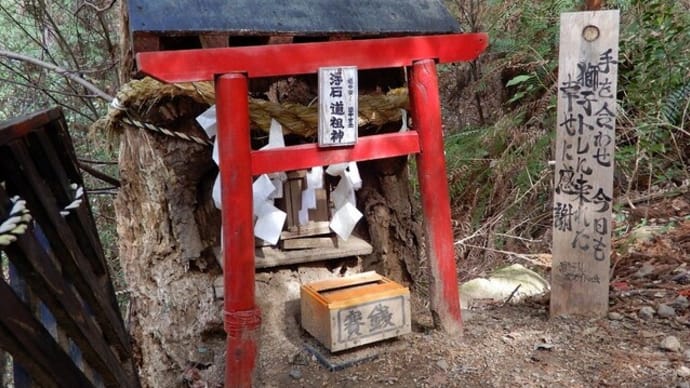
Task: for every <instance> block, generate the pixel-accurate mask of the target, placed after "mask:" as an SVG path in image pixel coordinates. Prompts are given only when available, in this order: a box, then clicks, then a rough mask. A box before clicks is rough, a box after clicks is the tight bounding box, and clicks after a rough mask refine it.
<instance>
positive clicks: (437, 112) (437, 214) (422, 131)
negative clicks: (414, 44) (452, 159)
mask: <svg viewBox="0 0 690 388" xmlns="http://www.w3.org/2000/svg"><path fill="white" fill-rule="evenodd" d="M409 74H410V75H409V77H410V79H409V89H410V107H411V110H412V112H411V113H412V126H413V127H414V129H415V130H417V132H418V133H419V145H420V148H421V152H420V153H419V154H417V170H418V175H419V188H420V192H421V197H422V208H423V211H424V233H425V236H426V251H427V258H428V259H429V267H430V271H431V273H430V276H429V280H430V290H429V291H430V294H431V312H432V314H433V316H434V323H435V324H436V325H437V326H439V327H440V328H441V329H442V330H444V331H446V332H447V333H449V334H451V335H459V334H461V333H462V318H461V316H460V295H459V294H458V277H457V272H456V271H457V270H456V265H455V249H454V244H453V231H452V228H451V220H450V197H449V195H448V181H447V178H446V160H445V156H444V148H443V129H442V127H441V101H440V98H439V95H438V77H437V75H436V63H435V62H434V61H433V60H431V59H426V60H421V61H417V62H415V63H414V64H413V65H412V68H411V69H410V73H409Z"/></svg>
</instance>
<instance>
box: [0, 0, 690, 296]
mask: <svg viewBox="0 0 690 388" xmlns="http://www.w3.org/2000/svg"><path fill="white" fill-rule="evenodd" d="M446 3H447V5H448V6H449V8H450V9H451V10H452V12H453V13H454V14H455V15H456V16H457V17H458V19H459V21H460V23H461V24H462V25H463V27H464V28H465V30H467V31H486V32H488V33H489V35H490V37H491V45H490V47H489V50H488V51H487V53H486V54H485V55H484V56H482V57H481V58H480V59H479V60H478V61H476V62H474V63H471V64H463V65H445V66H442V67H440V68H439V72H440V75H441V80H442V94H443V96H444V106H443V109H444V114H445V117H444V123H445V141H446V155H447V160H448V179H449V182H450V187H451V198H452V200H453V204H452V209H453V217H454V220H455V227H456V236H457V239H458V243H457V244H456V247H457V251H458V255H457V259H458V265H459V269H460V278H461V280H464V279H467V278H469V277H473V276H476V275H477V274H479V273H481V272H484V271H487V270H489V269H491V268H493V267H495V266H496V265H497V263H498V262H500V261H503V260H505V259H506V258H509V257H510V254H509V253H511V252H514V253H540V252H548V251H549V246H550V234H549V233H550V231H549V230H550V226H551V213H552V210H551V208H552V205H551V195H552V194H551V193H552V190H551V186H552V181H553V171H552V169H551V168H550V167H549V163H548V162H549V161H550V160H552V159H553V149H554V147H553V143H554V139H555V136H554V135H555V131H554V129H555V128H556V122H555V120H556V97H557V94H556V91H557V85H556V82H557V74H558V68H557V65H558V20H559V14H560V13H561V12H567V11H576V10H579V9H580V8H581V5H582V2H581V1H565V0H546V1H539V2H534V1H526V0H512V1H490V0H486V1H477V0H465V1H463V0H458V1H448V2H446ZM606 8H617V9H620V10H621V16H622V25H621V42H620V67H619V85H618V89H619V95H618V102H619V115H618V122H617V132H618V135H617V143H616V176H615V198H616V203H617V205H616V208H615V209H614V212H615V216H616V221H617V225H618V229H617V230H616V233H625V232H626V231H627V230H628V229H629V227H630V225H631V224H634V223H644V222H646V221H645V220H646V219H648V218H649V215H648V214H639V213H635V212H634V211H632V210H633V209H631V208H630V206H629V204H630V203H632V202H634V201H637V200H639V199H640V198H646V197H653V196H655V195H663V193H664V192H668V191H673V190H683V189H684V188H687V187H688V183H689V182H690V169H689V168H688V163H689V162H690V160H689V159H690V125H689V123H690V109H689V104H690V1H687V0H683V1H677V2H671V1H665V0H651V1H641V0H617V1H608V2H607V3H606ZM119 12H120V10H119V2H117V1H115V0H106V1H102V0H101V1H87V0H0V23H2V25H3V26H4V28H3V29H2V30H0V120H4V119H9V118H12V117H17V116H21V115H23V114H26V113H29V112H33V111H36V110H39V109H43V108H47V107H50V106H55V105H57V106H61V107H62V108H63V109H64V111H65V114H66V116H67V120H68V123H69V127H70V130H71V133H72V136H73V138H74V140H75V146H76V148H77V153H78V155H79V156H80V158H81V164H82V167H83V169H84V171H86V172H87V174H86V175H87V190H88V192H89V195H90V198H91V204H92V207H93V208H94V209H93V210H94V214H95V216H96V218H97V222H98V224H99V227H100V228H99V232H100V234H101V238H102V240H103V242H104V247H105V249H106V255H107V257H108V258H109V260H110V263H111V265H112V269H113V271H114V272H115V274H116V275H115V276H114V278H115V279H118V280H117V282H118V283H117V284H116V288H117V289H118V290H121V291H125V290H126V285H125V284H124V281H123V280H122V279H123V277H122V276H121V275H120V276H117V273H119V272H120V269H119V264H118V252H117V236H116V233H115V225H114V211H113V207H112V200H113V198H114V196H115V195H116V194H117V174H118V167H117V163H116V160H117V154H118V150H117V148H116V147H117V142H111V141H109V140H108V139H106V138H105V136H103V134H100V133H90V131H89V128H90V126H91V124H92V123H93V122H95V121H96V120H97V119H98V118H99V117H101V116H103V115H104V114H105V113H106V112H107V109H108V103H109V101H108V96H111V95H114V94H116V92H117V90H118V89H119V88H120V87H121V78H120V77H119V76H118V70H117V69H118V67H119V66H120V58H121V53H122V51H121V48H120V46H119V37H118V31H120V26H119V20H120V17H119ZM90 85H92V86H90ZM88 172H90V173H88ZM99 173H100V174H99ZM103 174H104V175H106V176H107V177H105V178H106V179H105V180H103V178H104V177H103ZM93 175H98V176H100V179H97V178H94V177H93ZM412 175H413V176H414V174H412ZM108 177H109V178H108ZM125 294H126V293H123V295H125Z"/></svg>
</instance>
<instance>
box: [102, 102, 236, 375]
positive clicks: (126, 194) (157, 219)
mask: <svg viewBox="0 0 690 388" xmlns="http://www.w3.org/2000/svg"><path fill="white" fill-rule="evenodd" d="M181 100H182V99H178V100H174V101H172V102H171V104H169V105H168V106H176V107H177V108H178V110H185V109H180V107H188V108H189V109H188V110H187V112H186V113H187V114H186V115H182V116H181V117H180V120H179V123H180V124H179V125H177V126H175V127H171V125H170V124H169V123H168V125H166V126H167V127H168V128H171V129H176V130H181V131H184V132H188V133H189V132H190V131H191V128H189V127H190V126H191V125H190V122H189V119H190V118H192V117H194V116H195V115H196V114H198V113H199V112H200V111H201V110H202V109H203V107H199V106H196V107H194V106H189V105H190V103H189V101H181ZM154 111H155V109H154V110H151V111H149V112H151V113H153V112H154ZM151 116H152V115H150V116H149V118H150V119H151V118H153V117H151ZM150 121H152V122H156V121H155V120H150ZM185 124H186V125H185ZM210 151H211V150H210V148H208V147H206V146H202V145H198V144H195V143H191V142H185V141H181V140H177V139H174V138H171V137H166V136H162V135H158V134H152V133H151V132H147V131H143V130H139V129H134V128H128V129H126V130H125V131H124V133H123V134H122V136H121V142H120V160H119V163H120V179H121V182H122V187H121V188H120V191H119V193H118V196H117V199H116V201H115V209H116V216H117V230H118V235H119V239H120V240H119V241H120V242H119V249H120V260H121V263H122V268H123V271H124V275H125V279H126V281H127V284H128V286H129V290H130V291H131V293H130V296H131V302H132V308H131V316H130V331H131V333H132V335H133V337H134V339H135V348H136V351H137V356H138V361H139V368H140V375H141V378H142V382H143V384H144V385H145V386H150V387H173V386H179V384H180V382H181V381H182V380H181V377H182V375H183V373H185V372H187V374H193V373H196V370H199V371H201V372H200V373H201V375H202V377H203V380H205V381H207V382H209V383H210V384H211V383H221V382H222V375H223V369H222V368H223V365H224V362H223V353H222V349H223V346H224V341H225V333H224V332H223V320H222V302H220V301H216V300H215V297H214V294H213V287H212V284H213V280H214V278H215V277H217V276H218V274H220V268H219V266H218V264H217V262H216V260H215V257H214V256H213V252H212V249H210V247H213V246H215V245H218V235H219V231H220V219H219V212H218V211H217V210H216V209H215V208H214V207H213V203H212V201H211V200H210V185H209V183H210V182H211V180H210V178H209V177H210V176H211V175H212V174H211V173H213V172H214V171H215V170H216V168H215V166H214V164H213V161H212V160H211V152H210ZM217 349H220V350H221V351H220V352H219V351H217ZM194 368H196V370H194ZM190 378H191V377H190Z"/></svg>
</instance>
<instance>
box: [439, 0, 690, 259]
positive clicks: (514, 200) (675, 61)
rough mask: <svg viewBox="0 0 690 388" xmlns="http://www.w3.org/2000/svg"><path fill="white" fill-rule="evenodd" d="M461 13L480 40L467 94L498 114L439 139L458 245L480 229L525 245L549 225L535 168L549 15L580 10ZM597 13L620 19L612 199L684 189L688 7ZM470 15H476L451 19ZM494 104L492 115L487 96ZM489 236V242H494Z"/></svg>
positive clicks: (626, 5) (483, 6)
mask: <svg viewBox="0 0 690 388" xmlns="http://www.w3.org/2000/svg"><path fill="white" fill-rule="evenodd" d="M468 2H470V1H469V0H467V1H457V9H458V10H460V11H462V12H459V15H461V16H460V17H459V18H460V20H461V21H462V20H475V21H476V24H477V25H478V26H480V28H479V29H481V30H485V31H487V32H488V33H489V36H490V40H491V45H490V48H489V50H488V53H487V54H485V56H484V59H483V60H481V61H478V63H477V64H476V66H477V67H478V68H479V71H478V73H479V74H480V75H481V77H480V78H479V79H478V80H476V81H475V83H474V85H470V86H469V88H475V89H476V90H479V91H480V92H481V93H480V96H481V99H482V104H483V105H485V106H486V105H492V104H493V106H494V107H493V108H491V107H489V108H486V107H485V109H487V110H492V109H493V110H495V111H498V114H495V115H493V116H492V117H493V119H492V120H490V121H487V122H486V123H485V125H483V126H479V127H477V126H476V125H472V126H468V127H462V126H459V127H456V128H452V129H450V131H449V132H450V133H449V134H448V135H447V140H446V143H447V144H446V152H447V159H448V165H449V181H450V186H451V191H452V198H453V200H454V204H453V208H454V209H456V217H457V218H459V219H464V220H465V221H466V223H467V225H469V226H470V227H468V229H467V230H465V233H467V234H471V233H475V232H477V231H481V230H483V231H487V230H492V232H493V233H510V234H513V235H515V236H521V237H520V238H524V239H530V241H532V238H533V237H535V236H541V235H543V234H544V233H547V231H548V230H549V228H550V225H551V223H550V218H551V213H552V209H551V201H552V180H553V172H552V170H551V168H550V167H549V166H548V165H547V161H549V160H552V159H553V149H554V145H553V140H554V137H555V130H556V123H555V120H556V119H555V116H556V110H555V106H556V97H557V88H556V86H557V85H556V83H557V74H558V41H559V37H558V34H559V21H560V20H559V19H560V13H562V12H572V11H579V10H580V8H579V7H581V6H582V5H583V2H582V1H564V0H546V1H539V2H534V1H526V0H524V1H523V0H516V1H476V2H475V6H473V7H468V5H467V4H468ZM606 4H607V5H608V7H609V8H617V9H620V11H621V26H620V36H621V38H620V55H619V80H618V90H619V93H618V96H617V97H618V112H617V123H616V125H617V129H616V131H617V138H616V172H615V176H616V178H615V180H614V185H615V189H614V191H615V193H616V194H617V195H618V194H619V193H626V192H630V191H644V190H648V189H650V187H651V186H652V185H659V186H668V185H677V184H679V183H680V182H681V181H685V180H687V179H690V168H689V167H688V165H689V163H690V159H689V158H690V131H689V130H688V122H690V120H689V119H688V117H689V116H690V109H689V107H688V106H689V104H690V101H689V100H690V2H687V1H680V2H672V1H665V0H651V1H642V0H612V1H608V2H606ZM477 5H479V6H477ZM470 10H473V11H474V12H476V13H477V15H476V16H475V17H467V16H463V15H465V13H467V12H469V11H470ZM480 85H481V86H480ZM497 89H502V93H498V92H497ZM501 94H502V95H504V96H505V97H504V98H503V99H502V101H501V102H502V104H501V105H500V106H496V104H495V102H493V101H492V97H493V96H496V95H501ZM456 98H457V97H456ZM478 236H480V237H481V235H478ZM495 236H496V235H495V234H494V237H493V238H492V239H491V243H493V244H498V243H499V242H500V241H503V240H502V238H498V237H495ZM487 238H488V237H487ZM544 244H546V245H547V246H548V241H546V242H544ZM545 249H548V248H545Z"/></svg>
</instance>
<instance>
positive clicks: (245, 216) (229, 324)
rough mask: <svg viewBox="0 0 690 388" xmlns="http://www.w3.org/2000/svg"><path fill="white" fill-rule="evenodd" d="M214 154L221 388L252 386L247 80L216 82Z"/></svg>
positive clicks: (232, 77) (256, 319) (254, 325)
mask: <svg viewBox="0 0 690 388" xmlns="http://www.w3.org/2000/svg"><path fill="white" fill-rule="evenodd" d="M215 82H216V83H215V87H216V104H217V105H218V110H217V119H218V152H219V158H220V163H219V166H220V177H221V178H220V179H221V196H222V203H223V211H222V220H223V230H222V235H223V263H224V271H223V278H224V284H225V295H224V297H225V311H224V316H225V332H226V333H227V354H226V355H225V363H226V364H225V383H226V386H229V387H251V386H252V374H253V371H254V364H255V361H256V354H257V339H258V336H259V326H260V324H261V312H260V311H259V309H258V308H257V307H256V303H255V296H254V288H255V286H254V270H255V269H254V268H255V267H254V230H253V226H254V223H253V214H252V166H251V154H250V153H251V142H250V132H249V100H248V98H249V97H248V96H249V90H248V81H247V77H246V76H245V75H244V74H241V73H231V74H225V75H221V76H218V77H216V79H215Z"/></svg>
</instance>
